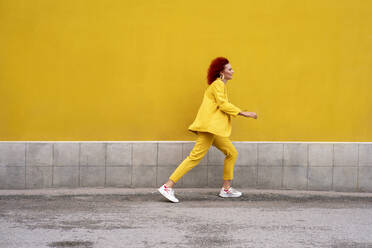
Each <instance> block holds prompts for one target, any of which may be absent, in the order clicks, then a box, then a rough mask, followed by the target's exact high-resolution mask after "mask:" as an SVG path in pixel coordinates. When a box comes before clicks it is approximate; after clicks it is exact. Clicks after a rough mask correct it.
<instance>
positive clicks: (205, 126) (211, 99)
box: [188, 78, 241, 137]
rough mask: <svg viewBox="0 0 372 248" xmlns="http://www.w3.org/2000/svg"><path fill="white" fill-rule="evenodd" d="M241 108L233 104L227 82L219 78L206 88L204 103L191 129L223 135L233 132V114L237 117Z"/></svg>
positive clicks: (227, 135)
mask: <svg viewBox="0 0 372 248" xmlns="http://www.w3.org/2000/svg"><path fill="white" fill-rule="evenodd" d="M239 112H241V110H240V108H238V107H236V106H234V105H233V104H231V103H230V102H229V100H228V98H227V88H226V85H225V83H224V82H223V81H222V80H221V79H219V78H217V79H216V80H215V81H214V82H213V83H211V84H210V85H209V86H208V88H207V89H206V91H205V93H204V97H203V101H202V104H201V105H200V108H199V110H198V113H197V115H196V118H195V120H194V122H193V123H192V124H191V125H190V126H189V128H188V129H189V131H191V132H193V133H195V134H197V132H198V131H199V132H209V133H213V134H216V135H219V136H222V137H229V136H230V134H231V116H234V117H236V116H237V115H238V113H239Z"/></svg>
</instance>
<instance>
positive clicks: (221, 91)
mask: <svg viewBox="0 0 372 248" xmlns="http://www.w3.org/2000/svg"><path fill="white" fill-rule="evenodd" d="M239 112H241V110H240V109H239V108H238V107H236V106H234V105H233V104H231V103H229V100H228V98H227V88H226V85H225V83H224V82H222V80H221V79H219V78H217V79H216V80H215V81H214V82H213V83H211V84H210V85H209V86H208V88H207V89H206V91H205V93H204V98H203V102H202V104H201V105H200V108H199V111H198V114H197V115H196V118H195V120H194V122H193V123H192V124H191V125H190V126H189V130H190V131H191V132H194V133H196V134H197V135H198V137H197V139H196V143H195V146H194V148H193V149H192V151H191V152H190V154H189V156H187V157H186V158H185V159H184V160H183V161H182V163H181V164H180V165H179V166H178V167H177V168H176V170H175V171H174V172H173V173H172V175H171V176H170V177H169V179H170V180H172V181H173V182H175V183H176V182H177V181H178V180H179V179H181V177H183V176H184V175H185V174H186V173H187V172H188V171H190V170H191V169H192V168H194V167H195V166H196V165H197V164H198V163H199V162H200V161H201V159H202V158H203V157H204V156H205V154H207V152H208V150H209V148H210V146H211V145H214V146H215V147H217V148H218V149H219V150H221V151H222V152H223V153H224V154H225V155H226V157H225V161H224V173H223V179H224V180H232V179H233V178H234V173H233V169H234V164H235V161H236V159H237V156H238V152H237V151H236V149H235V147H234V145H233V144H232V143H231V140H230V139H229V138H228V137H229V136H230V134H231V116H237V115H238V113H239Z"/></svg>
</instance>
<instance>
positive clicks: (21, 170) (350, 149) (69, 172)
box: [0, 141, 372, 192]
mask: <svg viewBox="0 0 372 248" xmlns="http://www.w3.org/2000/svg"><path fill="white" fill-rule="evenodd" d="M233 144H234V146H235V148H236V150H237V151H238V158H237V160H236V163H235V167H234V180H233V186H235V187H241V188H268V189H298V190H333V191H358V192H372V144H371V143H366V142H365V143H363V142H361V143H356V142H355V143H337V142H335V143H327V142H324V143H322V142H318V143H316V142H293V143H292V142H283V143H280V142H257V143H255V142H233ZM194 145H195V142H186V141H185V142H183V141H181V142H0V189H35V188H61V187H68V188H74V187H153V188H157V187H159V186H160V185H161V184H162V183H164V182H166V181H167V180H168V178H169V176H170V175H171V174H172V173H173V171H174V170H175V169H176V168H177V166H178V165H179V164H180V163H181V162H182V161H183V160H184V159H185V158H186V157H187V156H188V155H189V154H190V152H191V151H192V149H193V148H194ZM224 159H225V155H224V154H223V153H222V152H221V151H220V150H218V149H217V148H215V147H213V146H212V147H211V148H210V149H209V151H208V153H207V154H206V155H205V156H204V157H203V159H202V160H201V161H200V162H199V164H197V165H196V166H195V167H194V168H193V169H192V170H191V171H189V172H188V173H187V174H186V175H185V176H183V177H182V178H181V179H180V180H179V181H178V182H177V187H220V186H221V185H222V183H223V171H224Z"/></svg>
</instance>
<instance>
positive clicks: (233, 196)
mask: <svg viewBox="0 0 372 248" xmlns="http://www.w3.org/2000/svg"><path fill="white" fill-rule="evenodd" d="M242 195H243V194H240V195H232V196H224V195H221V194H219V196H220V197H222V198H236V197H241V196H242Z"/></svg>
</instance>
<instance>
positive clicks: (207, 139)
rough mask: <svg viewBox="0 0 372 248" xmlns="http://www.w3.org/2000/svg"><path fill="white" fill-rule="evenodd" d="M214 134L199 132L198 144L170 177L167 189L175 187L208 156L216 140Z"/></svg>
mask: <svg viewBox="0 0 372 248" xmlns="http://www.w3.org/2000/svg"><path fill="white" fill-rule="evenodd" d="M214 137H215V136H214V134H212V133H207V132H198V137H197V139H196V143H195V146H194V148H193V149H192V151H191V152H190V154H189V156H187V157H186V158H185V160H183V162H182V163H181V164H180V165H179V166H178V167H177V168H176V170H175V171H174V172H173V173H172V175H171V176H170V177H169V181H168V182H167V183H166V184H165V185H166V186H167V187H170V188H171V187H173V185H174V184H175V183H177V181H178V180H179V179H180V178H181V177H183V176H184V175H185V174H186V173H187V172H189V171H190V170H191V169H192V168H194V167H195V166H196V165H197V164H198V163H199V162H200V160H202V158H203V157H204V155H205V154H207V152H208V150H209V148H210V147H211V145H212V143H213V139H214Z"/></svg>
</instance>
